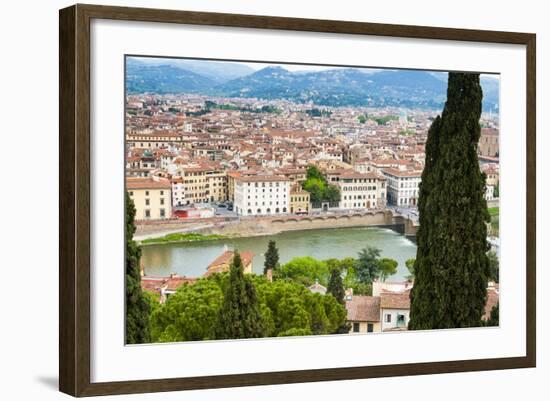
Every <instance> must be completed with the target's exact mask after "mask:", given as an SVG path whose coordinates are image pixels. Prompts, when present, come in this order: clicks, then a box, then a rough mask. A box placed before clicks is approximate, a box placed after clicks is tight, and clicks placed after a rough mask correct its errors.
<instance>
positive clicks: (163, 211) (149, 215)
mask: <svg viewBox="0 0 550 401" xmlns="http://www.w3.org/2000/svg"><path fill="white" fill-rule="evenodd" d="M150 217H151V210H149V209H145V218H147V219H148V218H150ZM160 217H166V210H165V209H160Z"/></svg>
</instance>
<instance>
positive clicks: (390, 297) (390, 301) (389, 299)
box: [380, 290, 411, 309]
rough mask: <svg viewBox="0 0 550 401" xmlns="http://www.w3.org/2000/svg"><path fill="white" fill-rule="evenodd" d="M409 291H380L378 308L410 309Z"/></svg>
mask: <svg viewBox="0 0 550 401" xmlns="http://www.w3.org/2000/svg"><path fill="white" fill-rule="evenodd" d="M410 292H411V291H410V290H407V291H403V292H391V291H382V293H381V294H380V307H381V308H382V309H410V308H411V299H410Z"/></svg>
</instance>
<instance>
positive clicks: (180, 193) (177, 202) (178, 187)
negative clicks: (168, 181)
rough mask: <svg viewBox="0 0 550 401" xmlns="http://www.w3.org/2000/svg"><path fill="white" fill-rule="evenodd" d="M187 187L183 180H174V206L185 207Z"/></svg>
mask: <svg viewBox="0 0 550 401" xmlns="http://www.w3.org/2000/svg"><path fill="white" fill-rule="evenodd" d="M185 204H186V203H185V187H184V185H183V180H182V179H181V178H175V179H173V180H172V206H173V207H176V206H183V205H185Z"/></svg>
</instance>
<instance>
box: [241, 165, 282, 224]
mask: <svg viewBox="0 0 550 401" xmlns="http://www.w3.org/2000/svg"><path fill="white" fill-rule="evenodd" d="M234 180H235V184H234V188H233V190H234V208H235V212H237V214H239V215H241V216H261V215H271V214H285V213H289V211H290V184H291V181H290V180H289V179H288V178H285V177H282V176H278V175H253V176H243V177H236V178H235V179H234Z"/></svg>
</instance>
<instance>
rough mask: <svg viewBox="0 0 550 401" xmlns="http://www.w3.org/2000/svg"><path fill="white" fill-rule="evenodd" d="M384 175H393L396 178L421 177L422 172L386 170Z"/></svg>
mask: <svg viewBox="0 0 550 401" xmlns="http://www.w3.org/2000/svg"><path fill="white" fill-rule="evenodd" d="M384 173H386V174H390V175H393V176H395V177H420V176H422V171H420V170H399V169H396V168H387V169H384Z"/></svg>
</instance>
